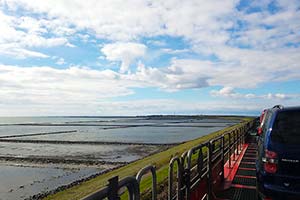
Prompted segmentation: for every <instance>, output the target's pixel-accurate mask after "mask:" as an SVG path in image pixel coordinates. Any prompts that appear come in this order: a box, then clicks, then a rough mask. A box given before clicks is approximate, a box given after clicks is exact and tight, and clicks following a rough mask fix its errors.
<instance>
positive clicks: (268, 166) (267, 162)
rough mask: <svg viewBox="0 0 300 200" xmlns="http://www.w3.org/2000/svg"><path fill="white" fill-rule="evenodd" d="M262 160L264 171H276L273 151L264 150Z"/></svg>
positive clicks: (272, 172) (275, 155)
mask: <svg viewBox="0 0 300 200" xmlns="http://www.w3.org/2000/svg"><path fill="white" fill-rule="evenodd" d="M262 161H263V162H264V169H265V171H266V172H268V173H271V174H274V173H276V171H277V164H278V160H277V153H276V152H274V151H269V150H266V151H265V157H264V158H262Z"/></svg>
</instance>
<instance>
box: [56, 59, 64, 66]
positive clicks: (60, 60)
mask: <svg viewBox="0 0 300 200" xmlns="http://www.w3.org/2000/svg"><path fill="white" fill-rule="evenodd" d="M56 64H58V65H63V64H66V62H65V59H63V58H59V59H58V60H57V61H56Z"/></svg>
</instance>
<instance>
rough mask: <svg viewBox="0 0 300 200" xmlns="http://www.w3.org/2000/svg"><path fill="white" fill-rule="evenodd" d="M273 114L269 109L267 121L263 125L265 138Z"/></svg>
mask: <svg viewBox="0 0 300 200" xmlns="http://www.w3.org/2000/svg"><path fill="white" fill-rule="evenodd" d="M271 116H272V113H271V111H269V112H268V113H267V116H266V120H265V123H264V125H263V127H262V139H265V136H266V133H267V131H268V128H269V124H270V121H271Z"/></svg>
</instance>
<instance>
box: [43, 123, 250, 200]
mask: <svg viewBox="0 0 300 200" xmlns="http://www.w3.org/2000/svg"><path fill="white" fill-rule="evenodd" d="M242 119H243V121H242V122H241V123H239V124H236V125H234V126H231V127H227V128H225V129H222V130H220V131H216V132H213V133H211V134H208V135H205V136H202V137H200V138H198V139H195V140H191V141H189V142H186V143H183V144H180V145H177V146H174V147H172V148H170V149H168V150H166V151H163V152H160V153H157V154H154V155H151V156H148V157H145V158H144V159H141V160H138V161H136V162H133V163H130V164H128V165H126V166H123V167H121V168H118V169H116V170H113V171H110V172H108V173H106V174H103V175H100V176H97V177H96V178H93V179H91V180H88V181H85V182H83V183H81V184H79V185H76V186H74V187H71V188H68V189H66V190H63V191H61V192H58V193H56V194H53V195H49V196H47V197H45V198H44V200H50V199H51V200H70V199H72V200H75V199H81V198H83V197H84V196H86V195H88V194H91V193H93V192H95V191H97V190H99V189H100V188H102V187H104V186H106V185H107V183H108V182H107V181H108V179H110V178H112V177H114V176H116V175H118V176H119V178H120V179H122V178H124V177H126V176H135V175H136V173H137V172H138V171H139V170H140V169H141V168H143V167H145V166H146V165H149V164H151V165H155V166H156V168H157V183H158V184H159V185H161V184H162V183H164V182H165V181H166V180H167V177H168V167H169V161H170V159H171V158H172V157H174V156H176V155H181V154H182V153H183V152H185V151H187V150H189V149H190V148H192V147H193V146H196V145H198V144H201V143H203V142H205V141H208V140H210V139H212V138H214V137H216V136H218V135H222V134H223V133H225V132H227V131H230V130H234V129H236V128H239V127H241V126H243V124H244V123H246V122H249V121H251V120H253V119H254V118H242ZM140 188H141V191H142V192H143V191H146V190H149V188H151V177H150V176H148V177H145V178H144V179H143V180H142V182H141V185H140Z"/></svg>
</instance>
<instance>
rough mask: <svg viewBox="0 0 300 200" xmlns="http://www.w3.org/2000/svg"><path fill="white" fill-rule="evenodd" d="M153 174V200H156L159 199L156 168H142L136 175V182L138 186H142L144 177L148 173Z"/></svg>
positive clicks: (150, 166) (149, 166)
mask: <svg viewBox="0 0 300 200" xmlns="http://www.w3.org/2000/svg"><path fill="white" fill-rule="evenodd" d="M149 171H150V172H151V175H152V200H156V197H157V190H156V167H155V166H152V165H148V166H146V167H144V168H142V169H141V170H140V171H139V172H138V173H137V175H136V180H137V182H138V184H140V182H141V180H142V177H143V176H144V175H145V174H146V173H148V172H149Z"/></svg>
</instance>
